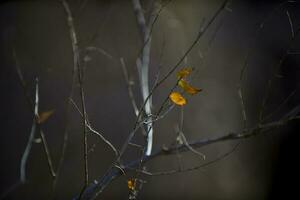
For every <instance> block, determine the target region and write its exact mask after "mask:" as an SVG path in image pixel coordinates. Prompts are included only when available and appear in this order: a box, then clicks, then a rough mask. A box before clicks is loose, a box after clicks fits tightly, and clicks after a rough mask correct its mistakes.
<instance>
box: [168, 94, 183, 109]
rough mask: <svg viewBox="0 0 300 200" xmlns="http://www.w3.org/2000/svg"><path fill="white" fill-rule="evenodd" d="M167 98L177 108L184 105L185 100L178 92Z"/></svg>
mask: <svg viewBox="0 0 300 200" xmlns="http://www.w3.org/2000/svg"><path fill="white" fill-rule="evenodd" d="M169 97H170V99H171V100H172V101H173V103H175V104H177V105H179V106H183V105H185V104H186V100H185V98H184V97H183V96H182V95H181V94H180V93H178V92H172V93H171V94H170V96H169Z"/></svg>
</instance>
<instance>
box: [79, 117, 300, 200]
mask: <svg viewBox="0 0 300 200" xmlns="http://www.w3.org/2000/svg"><path fill="white" fill-rule="evenodd" d="M293 120H300V116H294V117H290V118H287V119H282V120H279V121H273V122H270V123H266V124H262V125H258V126H257V127H254V128H253V129H249V130H243V131H241V132H237V133H229V134H227V135H224V136H219V137H215V138H210V139H202V140H198V141H195V142H189V145H190V146H191V147H193V148H201V147H204V146H207V145H212V144H216V143H219V142H225V141H232V140H241V139H247V138H251V137H254V136H256V135H260V134H263V133H267V132H271V130H273V129H275V128H278V127H282V126H284V125H287V123H288V122H290V121H293ZM176 150H180V151H181V152H186V151H189V149H188V148H187V147H186V145H184V144H183V145H181V146H179V147H174V146H171V147H169V148H167V147H162V148H161V149H158V150H157V151H155V152H153V153H152V155H151V156H146V157H145V158H144V159H143V163H146V162H148V161H150V160H152V159H154V158H157V157H159V156H170V155H174V154H175V153H176ZM225 157H226V156H225ZM212 162H216V161H215V160H214V161H212ZM139 163H140V159H138V160H135V161H132V162H129V163H128V164H126V165H124V167H122V169H123V170H124V171H125V173H126V170H130V169H136V167H137V166H138V165H139ZM202 167H203V166H202ZM123 173H124V172H123V171H121V170H119V169H117V168H110V170H108V171H107V172H106V173H105V175H104V176H102V177H101V178H99V179H98V180H97V181H94V183H93V184H90V185H89V187H87V189H86V191H85V193H84V194H83V195H82V199H84V200H88V199H93V197H95V196H96V195H98V194H100V193H101V192H102V191H103V190H104V189H105V188H106V186H107V185H109V184H110V182H111V181H113V180H114V179H116V178H117V177H119V176H121V175H123ZM95 194H96V195H95Z"/></svg>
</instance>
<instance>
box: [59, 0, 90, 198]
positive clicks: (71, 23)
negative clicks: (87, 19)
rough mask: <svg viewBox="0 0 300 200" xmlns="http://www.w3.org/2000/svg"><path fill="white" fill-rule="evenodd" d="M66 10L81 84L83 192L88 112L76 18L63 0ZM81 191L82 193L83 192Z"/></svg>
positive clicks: (85, 183)
mask: <svg viewBox="0 0 300 200" xmlns="http://www.w3.org/2000/svg"><path fill="white" fill-rule="evenodd" d="M61 2H62V5H63V7H64V10H65V12H66V15H67V22H68V27H69V32H70V38H71V43H72V53H73V65H74V66H76V68H77V70H78V73H77V75H78V82H79V85H80V99H81V107H82V113H83V118H82V125H83V146H84V187H83V189H82V192H83V191H84V189H85V188H86V186H87V185H88V183H89V169H88V141H87V121H86V118H87V113H86V107H85V95H84V89H83V69H82V68H81V66H80V54H79V47H78V39H77V34H76V31H75V26H74V20H73V16H72V12H71V10H70V7H69V4H68V3H67V1H66V0H61ZM82 192H81V194H82Z"/></svg>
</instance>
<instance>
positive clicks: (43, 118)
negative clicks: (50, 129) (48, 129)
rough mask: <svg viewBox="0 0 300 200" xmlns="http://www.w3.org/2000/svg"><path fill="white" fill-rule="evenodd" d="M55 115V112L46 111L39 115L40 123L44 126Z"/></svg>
mask: <svg viewBox="0 0 300 200" xmlns="http://www.w3.org/2000/svg"><path fill="white" fill-rule="evenodd" d="M53 113H54V110H49V111H45V112H42V113H40V114H39V117H38V121H37V122H38V123H39V124H42V123H44V122H45V121H47V120H48V119H49V117H50V116H51V115H52V114H53Z"/></svg>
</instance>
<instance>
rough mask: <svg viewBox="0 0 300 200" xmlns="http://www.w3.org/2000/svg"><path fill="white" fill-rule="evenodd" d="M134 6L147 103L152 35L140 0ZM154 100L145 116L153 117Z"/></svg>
mask: <svg viewBox="0 0 300 200" xmlns="http://www.w3.org/2000/svg"><path fill="white" fill-rule="evenodd" d="M132 5H133V9H134V12H135V14H136V19H137V23H138V27H139V29H140V32H141V37H142V41H143V44H144V45H143V49H142V55H141V56H139V57H138V58H137V60H136V64H137V68H138V72H139V79H140V86H141V92H142V97H143V100H144V101H145V100H146V98H147V97H148V96H149V64H150V49H151V35H150V28H151V27H149V26H147V24H146V20H145V16H144V12H143V9H142V6H141V3H140V0H132ZM153 20H154V18H153V17H150V22H149V24H152V23H153V22H151V21H153ZM151 99H152V98H151V97H150V99H149V101H147V103H146V104H145V108H144V109H145V114H146V115H147V117H148V116H150V115H151V107H152V100H151ZM146 127H147V132H148V134H147V148H146V155H150V154H151V151H152V143H153V126H152V123H149V124H147V125H146Z"/></svg>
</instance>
